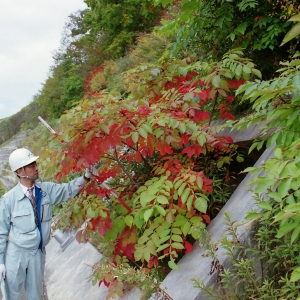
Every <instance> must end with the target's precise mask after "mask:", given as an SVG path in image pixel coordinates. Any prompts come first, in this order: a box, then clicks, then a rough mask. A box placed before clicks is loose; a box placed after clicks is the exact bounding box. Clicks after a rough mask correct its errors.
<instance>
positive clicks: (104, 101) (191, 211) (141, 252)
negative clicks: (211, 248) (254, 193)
mask: <svg viewBox="0 0 300 300" xmlns="http://www.w3.org/2000/svg"><path fill="white" fill-rule="evenodd" d="M110 65H112V64H110ZM99 72H100V73H101V72H105V67H100V68H99ZM255 75H258V76H260V73H259V71H257V69H255V66H254V64H253V63H252V62H251V61H250V60H249V59H246V58H244V57H243V53H242V51H241V50H239V49H237V50H233V51H230V52H229V53H227V54H226V55H224V57H223V60H222V61H220V62H211V63H206V62H202V61H197V60H194V59H193V58H187V59H185V60H173V61H170V62H165V63H164V64H163V65H148V66H140V67H138V68H135V69H132V70H129V71H128V72H127V73H126V81H125V82H126V83H128V84H127V89H126V93H125V94H126V95H128V96H127V97H121V95H120V94H118V93H115V92H111V93H109V92H108V91H103V90H102V91H99V92H97V93H94V94H93V95H91V96H90V97H89V98H86V99H84V100H82V101H80V102H79V103H78V105H77V106H75V107H73V108H72V109H71V110H69V111H68V112H67V113H66V114H64V115H63V116H62V117H61V119H60V122H61V128H60V129H58V130H57V131H58V132H59V134H58V136H55V137H53V139H51V142H50V144H49V145H48V147H49V148H50V149H52V151H51V153H50V154H49V153H47V157H45V165H43V167H44V166H46V165H48V166H47V167H45V174H46V176H49V175H50V174H53V173H54V172H56V173H57V174H56V176H55V178H56V180H58V181H60V180H66V179H67V176H68V174H69V173H70V172H71V171H72V172H81V171H82V169H83V168H84V167H86V166H89V165H90V164H95V163H98V162H101V163H100V164H99V165H98V171H99V176H97V177H95V178H94V179H93V180H92V181H91V182H90V183H89V184H88V185H87V186H86V187H85V191H83V192H82V193H81V194H80V195H79V197H77V198H76V199H74V200H72V202H69V203H70V206H69V209H65V208H64V212H63V214H62V215H60V216H59V220H58V222H57V224H59V226H62V227H63V228H72V227H73V226H75V227H76V228H78V227H81V224H82V223H83V222H86V224H87V226H86V227H85V228H83V229H80V230H79V231H78V233H77V236H76V238H77V240H78V241H80V242H84V241H86V240H88V239H90V238H91V237H92V236H93V232H95V231H98V232H99V233H100V234H101V235H102V236H103V243H105V245H107V246H106V247H105V255H106V257H107V258H108V259H109V260H110V262H111V263H112V264H115V260H116V259H117V257H118V256H121V257H122V256H125V257H127V258H128V259H130V261H134V262H135V264H136V265H137V266H138V267H139V268H146V269H152V268H153V267H155V266H158V265H162V266H164V267H165V268H167V270H169V269H170V268H171V269H178V266H177V261H178V259H179V258H180V257H181V256H182V255H183V254H184V252H190V251H191V250H192V244H191V243H192V242H193V240H194V239H195V234H196V231H195V230H194V228H195V227H196V226H199V224H202V225H201V226H205V224H207V223H209V222H210V218H211V217H213V216H214V214H215V212H216V211H218V209H219V207H220V203H224V202H225V201H226V199H224V198H225V197H226V198H228V195H229V194H228V192H226V189H227V187H226V183H224V182H225V181H226V178H227V177H228V166H229V165H230V163H231V162H232V161H233V160H237V161H242V160H243V158H242V156H237V153H236V146H235V145H233V141H232V139H231V138H230V137H224V136H218V134H217V130H218V128H217V127H215V126H212V125H211V122H212V120H215V119H218V118H220V116H221V117H222V118H223V119H227V118H233V115H232V114H231V113H230V103H231V102H233V101H234V100H235V99H234V96H233V94H234V91H235V90H236V89H237V88H238V86H239V85H241V84H242V83H243V82H244V81H245V79H244V78H246V79H248V78H249V77H250V76H255ZM94 78H96V77H94ZM57 166H59V169H57ZM207 176H210V178H208V177H207ZM212 178H213V179H214V180H215V182H213V180H212ZM103 184H104V185H103ZM105 184H108V186H107V185H105ZM213 188H215V189H216V191H217V192H216V194H215V195H214V196H211V195H213ZM107 189H108V190H107ZM216 205H218V208H217V209H215V206H216ZM208 212H209V213H211V215H208ZM115 267H116V266H115ZM99 272H100V271H99ZM101 274H102V273H101ZM103 276H104V275H103V274H102V275H101V276H100V278H101V280H102V278H103ZM99 280H100V279H99ZM110 284H113V282H110Z"/></svg>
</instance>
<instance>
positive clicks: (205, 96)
mask: <svg viewBox="0 0 300 300" xmlns="http://www.w3.org/2000/svg"><path fill="white" fill-rule="evenodd" d="M210 92H211V89H206V90H202V91H201V92H200V93H198V95H199V97H200V99H202V100H206V99H209V96H210Z"/></svg>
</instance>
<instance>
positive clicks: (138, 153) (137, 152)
mask: <svg viewBox="0 0 300 300" xmlns="http://www.w3.org/2000/svg"><path fill="white" fill-rule="evenodd" d="M134 157H135V160H136V161H137V162H138V163H140V162H142V156H141V153H140V152H139V151H136V152H135V154H134Z"/></svg>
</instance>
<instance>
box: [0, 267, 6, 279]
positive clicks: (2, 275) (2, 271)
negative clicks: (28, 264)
mask: <svg viewBox="0 0 300 300" xmlns="http://www.w3.org/2000/svg"><path fill="white" fill-rule="evenodd" d="M5 274H6V269H5V265H4V264H0V282H2V280H3V279H5Z"/></svg>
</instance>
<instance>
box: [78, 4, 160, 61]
mask: <svg viewBox="0 0 300 300" xmlns="http://www.w3.org/2000/svg"><path fill="white" fill-rule="evenodd" d="M85 3H86V4H87V5H88V7H90V10H87V11H86V14H85V16H84V19H83V20H84V23H85V24H86V25H85V26H86V30H87V31H89V33H88V36H91V37H92V38H95V37H96V36H98V35H99V34H101V35H103V40H102V43H101V44H102V45H101V47H102V49H103V52H104V54H105V55H108V56H109V57H110V58H114V59H116V58H120V57H122V56H124V55H125V53H126V51H127V50H128V49H129V47H130V46H131V45H132V44H134V42H135V40H136V38H137V35H138V33H140V32H149V31H150V30H151V29H152V28H153V26H154V23H155V21H156V19H157V18H158V13H159V8H155V7H154V6H153V4H152V1H150V0H145V1H139V0H130V1H128V0H127V1H124V0H122V1H120V0H119V1H105V0H101V1H95V0H86V1H85Z"/></svg>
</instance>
